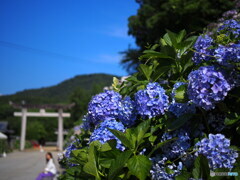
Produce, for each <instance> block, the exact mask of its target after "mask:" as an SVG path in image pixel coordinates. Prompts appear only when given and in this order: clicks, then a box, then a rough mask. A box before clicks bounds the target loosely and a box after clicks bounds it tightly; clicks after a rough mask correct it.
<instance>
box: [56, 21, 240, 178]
mask: <svg viewBox="0 0 240 180" xmlns="http://www.w3.org/2000/svg"><path fill="white" fill-rule="evenodd" d="M239 30H240V22H239V21H238V20H231V19H230V20H227V21H223V22H222V23H221V25H219V26H218V28H217V29H215V30H213V31H211V33H210V32H209V31H208V34H201V35H200V36H188V35H187V34H186V32H185V31H184V30H183V31H181V32H179V33H173V32H171V31H167V33H166V34H165V35H164V37H163V38H162V39H161V40H160V44H157V45H154V46H152V47H149V49H147V50H146V51H144V52H143V55H142V56H141V57H140V58H139V59H140V60H142V59H147V63H146V64H140V65H139V71H138V72H137V73H136V74H134V75H132V76H129V77H128V78H127V79H126V80H125V81H124V82H121V83H119V81H117V80H116V79H114V82H113V85H112V87H113V88H112V89H113V90H107V91H105V92H103V93H100V94H98V95H95V96H94V97H93V98H92V100H91V101H90V102H89V106H88V112H87V114H86V115H85V116H84V117H83V119H82V124H81V125H80V127H81V134H80V135H76V139H77V142H79V145H78V146H76V145H75V143H73V144H70V145H69V146H68V147H67V148H66V150H65V153H64V154H63V158H61V163H62V164H64V165H65V168H66V173H65V174H64V175H62V176H61V177H60V179H96V180H101V179H108V180H116V179H124V180H126V179H133V180H134V179H140V180H145V179H153V180H174V179H176V180H185V179H204V180H208V179H211V176H210V171H218V172H219V171H220V172H238V173H239V174H240V168H239V167H240V159H239V158H240V157H239V147H240V141H239V138H240V86H239V84H240V83H239V82H240V78H239V77H240V67H239V65H240V62H239V61H240V54H239V53H240V51H239V46H240V45H239V44H240V39H239V37H240V35H239V33H240V31H239ZM159 49H160V51H159ZM224 178H225V179H228V177H224ZM224 178H223V179H224Z"/></svg>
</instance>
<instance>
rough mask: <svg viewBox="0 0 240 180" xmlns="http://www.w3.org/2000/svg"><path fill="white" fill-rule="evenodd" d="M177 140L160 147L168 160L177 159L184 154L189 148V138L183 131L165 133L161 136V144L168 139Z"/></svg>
mask: <svg viewBox="0 0 240 180" xmlns="http://www.w3.org/2000/svg"><path fill="white" fill-rule="evenodd" d="M176 137H177V138H178V139H177V140H175V141H173V142H169V143H167V144H166V145H164V146H163V147H162V151H163V153H164V155H165V156H166V157H168V158H170V159H172V158H177V157H179V156H183V155H185V154H186V151H187V150H188V149H189V148H190V146H191V145H190V137H189V134H188V132H187V131H185V130H176V131H174V132H166V133H164V134H163V136H162V139H161V142H164V141H166V140H169V139H173V138H176Z"/></svg>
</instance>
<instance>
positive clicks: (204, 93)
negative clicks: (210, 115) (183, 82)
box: [188, 66, 231, 110]
mask: <svg viewBox="0 0 240 180" xmlns="http://www.w3.org/2000/svg"><path fill="white" fill-rule="evenodd" d="M188 80H189V85H188V97H189V99H191V100H192V101H193V103H195V104H196V105H197V106H199V107H202V108H204V109H205V110H210V109H213V108H215V104H216V103H217V102H219V101H222V100H224V98H225V96H226V95H227V93H228V91H229V90H230V89H231V86H230V84H229V83H228V81H227V80H226V79H225V77H224V75H223V73H222V72H220V71H217V70H216V68H215V67H214V66H204V67H200V68H199V69H198V70H195V71H192V72H191V73H190V74H189V75H188Z"/></svg>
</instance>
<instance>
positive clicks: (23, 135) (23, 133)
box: [20, 108, 27, 151]
mask: <svg viewBox="0 0 240 180" xmlns="http://www.w3.org/2000/svg"><path fill="white" fill-rule="evenodd" d="M26 127H27V109H26V108H22V126H21V139H20V150H21V151H23V150H24V147H25V139H26Z"/></svg>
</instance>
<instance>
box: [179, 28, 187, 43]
mask: <svg viewBox="0 0 240 180" xmlns="http://www.w3.org/2000/svg"><path fill="white" fill-rule="evenodd" d="M186 34H187V33H186V31H185V30H184V29H183V30H182V31H180V32H179V33H178V35H177V37H176V40H177V43H180V42H181V41H182V40H183V38H184V37H185V36H186Z"/></svg>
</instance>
